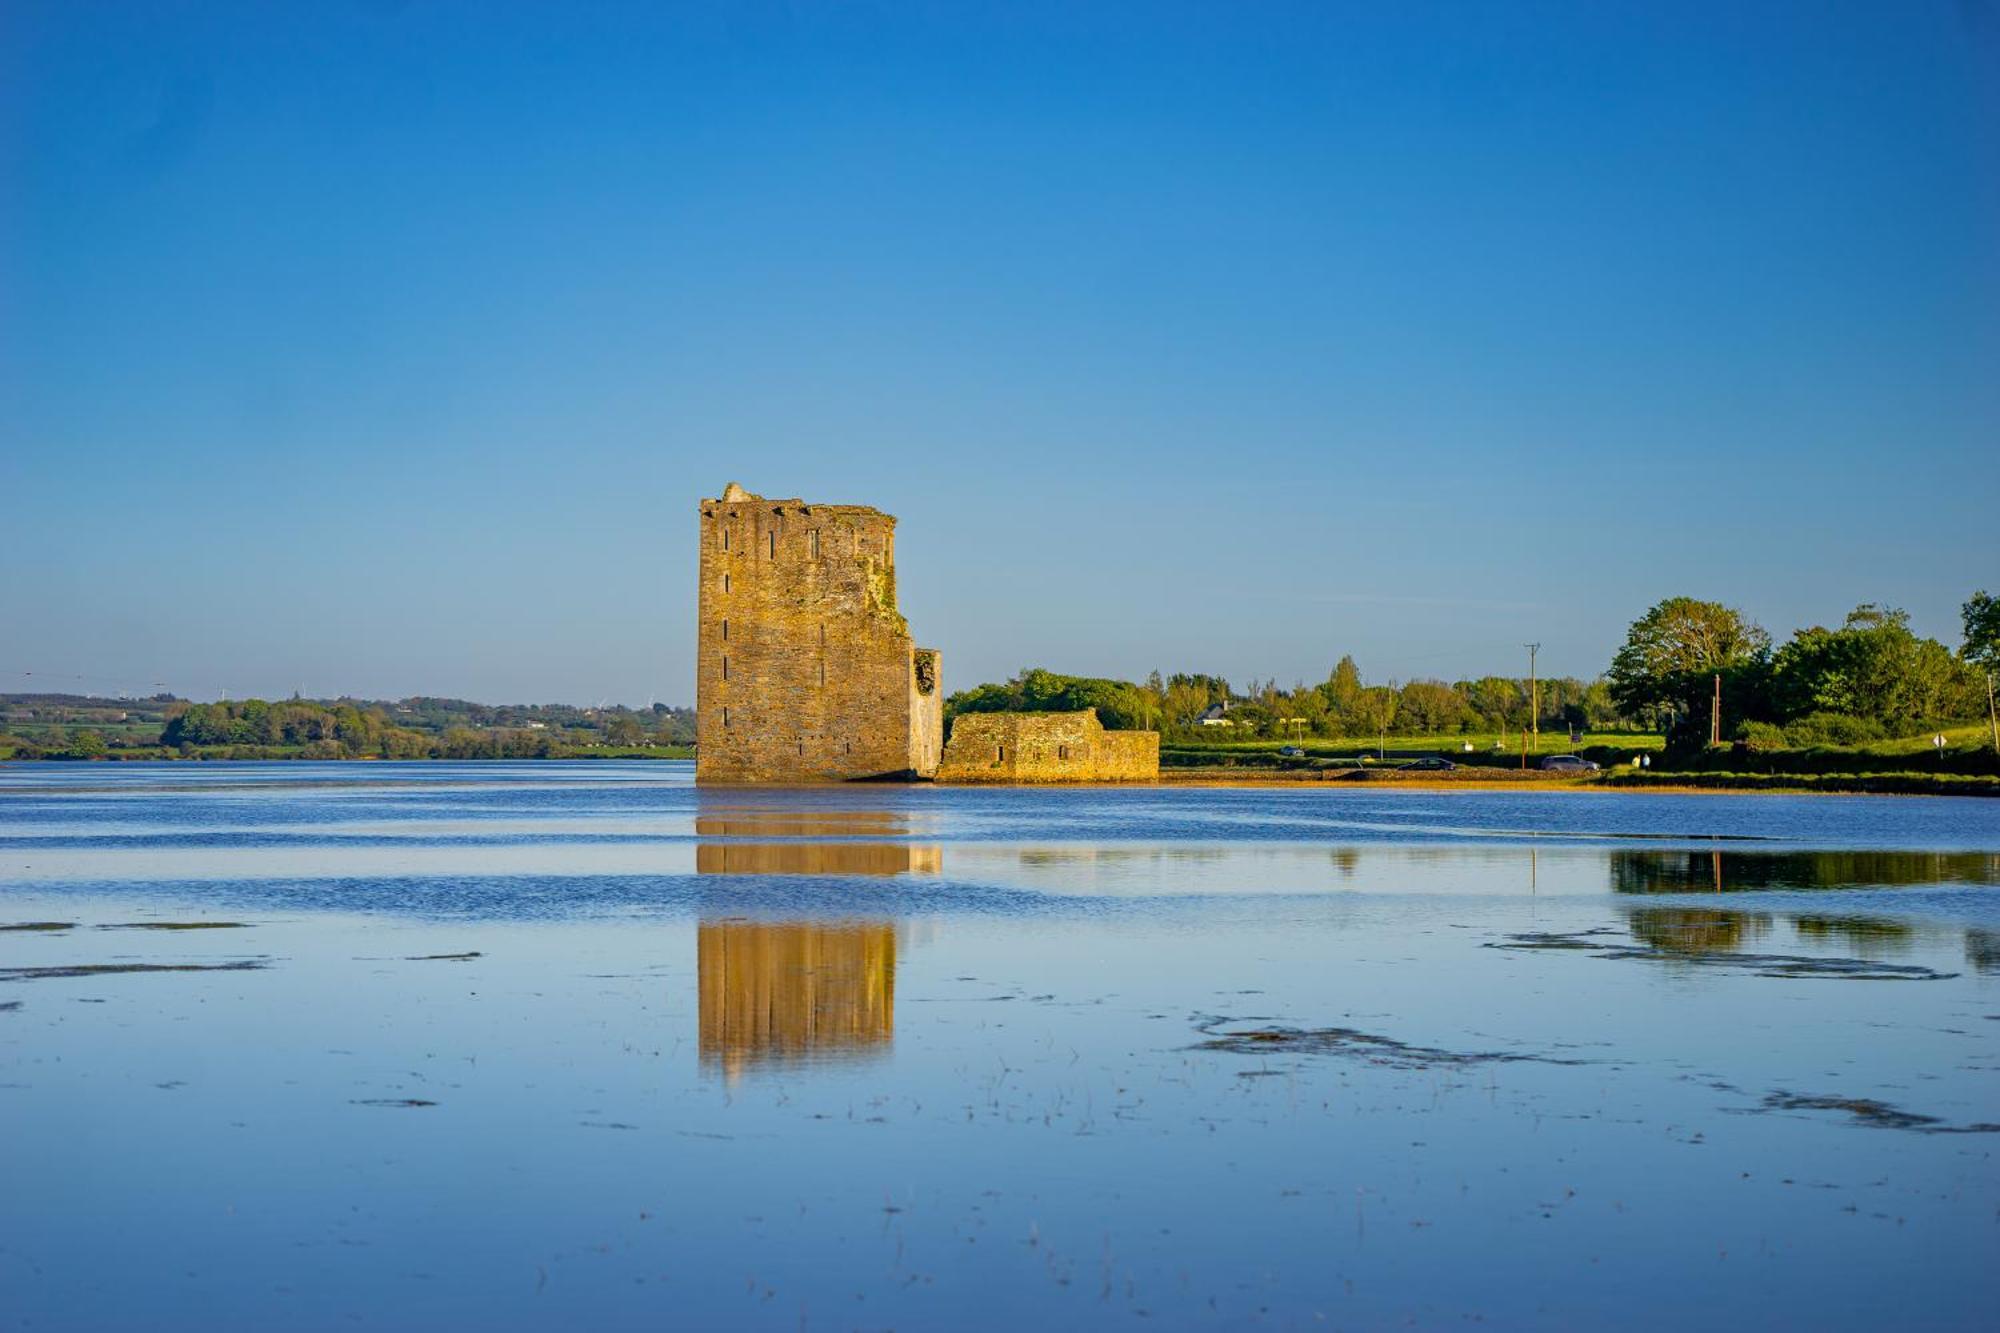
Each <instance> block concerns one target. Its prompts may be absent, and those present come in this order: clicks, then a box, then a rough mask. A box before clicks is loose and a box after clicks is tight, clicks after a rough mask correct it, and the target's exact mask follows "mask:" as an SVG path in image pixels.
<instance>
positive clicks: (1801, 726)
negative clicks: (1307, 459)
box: [945, 592, 2000, 749]
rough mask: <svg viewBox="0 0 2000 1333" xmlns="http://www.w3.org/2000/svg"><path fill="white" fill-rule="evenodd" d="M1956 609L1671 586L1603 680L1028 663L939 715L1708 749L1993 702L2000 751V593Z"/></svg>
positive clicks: (1892, 728)
mask: <svg viewBox="0 0 2000 1333" xmlns="http://www.w3.org/2000/svg"><path fill="white" fill-rule="evenodd" d="M1962 617H1963V630H1964V635H1963V642H1962V644H1961V645H1960V646H1959V647H1958V648H1957V650H1956V651H1954V650H1953V649H1952V648H1950V647H1948V646H1946V645H1945V644H1943V643H1941V642H1939V641H1938V640H1936V639H1930V638H1924V637H1921V636H1919V635H1918V634H1917V633H1916V632H1915V631H1913V630H1912V629H1911V628H1910V618H1909V615H1908V614H1907V613H1906V612H1904V611H1902V610H1900V609H1898V608H1894V607H1885V606H1879V605H1875V604H1873V603H1865V604H1863V605H1861V606H1858V607H1856V608H1855V609H1854V610H1853V611H1851V612H1849V613H1848V615H1847V617H1846V619H1845V620H1843V621H1842V622H1841V624H1840V625H1839V626H1838V627H1837V628H1828V627H1825V626H1818V625H1815V626H1810V627H1807V628H1804V629H1800V630H1798V631H1796V632H1794V634H1793V635H1792V637H1791V638H1790V639H1789V640H1787V641H1786V642H1785V643H1783V644H1781V645H1779V644H1774V642H1773V640H1772V637H1771V635H1770V634H1769V633H1768V632H1767V631H1766V630H1765V629H1764V628H1763V627H1762V626H1760V625H1758V624H1756V623H1755V622H1754V621H1751V620H1749V619H1748V618H1747V617H1745V616H1744V615H1743V614H1742V613H1741V612H1740V611H1737V610H1735V609H1734V608H1731V607H1728V606H1725V605H1723V604H1722V603H1719V602H1707V601H1701V600H1699V599H1696V598H1692V597H1670V598H1667V599H1666V600H1664V601H1662V602H1660V603H1659V604H1658V605H1656V606H1654V607H1653V608H1652V609H1650V610H1649V611H1647V612H1646V613H1645V614H1644V615H1643V616H1641V617H1639V619H1637V620H1636V621H1634V622H1633V623H1632V625H1631V627H1630V629H1629V631H1628V632H1627V635H1626V640H1625V643H1624V645H1623V646H1622V647H1620V648H1619V650H1618V652H1617V654H1616V655H1615V656H1614V657H1613V658H1612V661H1611V664H1610V668H1609V670H1608V671H1607V672H1606V674H1605V675H1604V676H1603V677H1600V678H1599V679H1597V680H1591V681H1585V680H1579V679H1576V678H1574V677H1568V676H1557V677H1552V678H1546V679H1541V680H1539V681H1531V680H1530V679H1529V678H1528V677H1524V676H1481V677H1479V678H1477V679H1474V680H1457V681H1449V682H1447V681H1443V680H1431V679H1419V680H1411V681H1405V682H1400V683H1399V682H1396V681H1393V680H1392V681H1389V682H1386V683H1380V684H1370V683H1368V682H1367V681H1366V680H1364V679H1363V678H1362V675H1361V671H1360V668H1359V667H1358V666H1356V664H1355V661H1354V659H1353V657H1351V656H1347V657H1342V658H1341V659H1340V661H1339V662H1338V663H1336V664H1335V666H1334V668H1333V670H1332V671H1331V672H1330V673H1328V675H1327V678H1326V679H1325V680H1324V681H1321V682H1320V683H1318V684H1316V685H1308V684H1305V683H1299V684H1296V685H1294V686H1293V687H1292V688H1290V689H1281V688H1279V686H1278V685H1277V683H1276V682H1275V681H1272V680H1265V681H1256V680H1253V681H1251V682H1250V683H1249V684H1248V685H1247V686H1246V687H1244V688H1243V689H1240V690H1239V689H1236V688H1233V687H1232V686H1231V685H1230V683H1229V681H1228V680H1227V679H1225V678H1223V677H1221V676H1215V675H1205V674H1200V673H1189V672H1176V673H1174V674H1173V675H1167V676H1163V675H1162V674H1161V673H1159V672H1157V671H1155V672H1154V673H1152V674H1151V675H1150V676H1148V677H1147V678H1146V679H1145V680H1144V681H1127V680H1116V679H1109V678H1103V677H1090V676H1067V675H1063V674H1060V673H1058V672H1054V671H1048V670H1045V669H1043V668H1039V667H1030V668H1027V669H1025V670H1022V671H1021V672H1019V673H1018V674H1016V675H1015V676H1014V677H1013V678H1012V679H1010V680H1007V681H1004V682H1001V683H998V684H985V685H978V686H975V687H973V688H972V689H969V690H964V691H961V692H959V693H957V694H954V695H952V696H950V697H949V698H948V699H947V700H946V701H945V718H946V723H947V726H948V725H949V723H950V721H951V719H952V718H955V717H956V716H958V715H959V714H961V713H973V712H994V711H1002V712H1057V711H1069V710H1074V709H1079V708H1095V709H1096V710H1097V715H1098V718H1099V719H1100V720H1101V721H1102V722H1103V723H1104V725H1105V726H1107V727H1111V728H1113V729H1140V730H1157V731H1159V732H1160V733H1161V734H1162V736H1163V737H1164V738H1165V739H1167V740H1169V741H1187V740H1192V739H1205V740H1211V741H1212V740H1216V739H1219V738H1228V739H1232V740H1235V739H1291V738H1299V739H1342V738H1366V737H1369V736H1377V735H1381V734H1383V733H1385V732H1395V733H1399V734H1402V735H1420V734H1421V735H1451V734H1463V735H1475V734H1480V735H1492V734H1504V733H1506V732H1507V731H1509V730H1512V731H1517V732H1518V731H1520V730H1522V729H1524V728H1527V727H1530V726H1533V727H1538V728H1539V729H1541V730H1544V731H1553V730H1557V729H1561V728H1568V729H1571V730H1575V731H1595V732H1605V731H1644V732H1662V733H1664V734H1665V735H1666V737H1667V742H1668V745H1669V747H1670V748H1679V749H1686V748H1690V747H1697V748H1698V747H1699V746H1702V745H1704V744H1706V743H1707V742H1708V740H1709V738H1710V735H1711V732H1713V734H1714V735H1715V736H1716V737H1717V738H1718V739H1720V740H1722V741H1725V742H1740V743H1742V744H1745V745H1748V746H1750V747H1751V748H1766V749H1776V748H1788V747H1804V746H1813V745H1829V744H1859V743H1863V742H1866V741H1871V740H1880V739H1884V738H1889V737H1898V736H1909V735H1914V734H1917V733H1918V732H1920V731H1922V730H1924V729H1925V728H1929V727H1936V726H1943V725H1945V724H1949V723H1964V722H1967V721H1972V720H1975V719H1978V718H1980V717H1982V716H1984V717H1987V718H1988V720H1989V721H1990V722H1992V724H1993V726H1994V746H1995V748H1996V749H2000V719H1996V718H1994V717H1993V716H1992V711H1993V705H1992V693H1991V690H1990V689H1989V686H1990V685H1991V683H1992V677H1993V674H1994V673H1995V672H2000V599H1996V598H1994V597H1991V596H1989V595H1988V594H1986V593H1985V592H1979V593H1975V594H1974V595H1973V597H1972V598H1971V599H1970V600H1968V601H1967V602H1966V603H1965V605H1964V607H1963V608H1962ZM1718 677H1719V678H1720V681H1721V696H1720V697H1721V707H1720V710H1719V711H1717V710H1716V709H1715V699H1716V682H1717V678H1718ZM1218 714H1219V717H1218ZM1712 714H1713V716H1712ZM1204 718H1210V719H1212V720H1226V721H1227V722H1228V723H1229V724H1230V725H1229V726H1228V727H1226V728H1223V727H1217V726H1213V725H1208V724H1205V723H1204V721H1203V719H1204Z"/></svg>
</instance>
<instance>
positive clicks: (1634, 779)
mask: <svg viewBox="0 0 2000 1333" xmlns="http://www.w3.org/2000/svg"><path fill="white" fill-rule="evenodd" d="M1595 785H1597V786H1600V787H1607V788H1613V789H1624V790H1631V791H1645V790H1649V789H1650V790H1656V791H1657V790H1662V789H1668V790H1672V789H1680V790H1690V789H1692V790H1697V791H1817V792H1858V793H1863V794H1875V795H1884V796H2000V777H1995V776H1991V775H1988V774H1981V773H1971V774H1966V773H1923V772H1910V771H1904V772H1881V773H1734V772H1728V771H1688V770H1680V771H1672V772H1660V771H1657V770H1643V771H1642V770H1637V769H1630V768H1627V769H1619V770H1616V771H1614V772H1610V773H1605V774H1601V775H1599V776H1598V778H1597V781H1596V783H1595Z"/></svg>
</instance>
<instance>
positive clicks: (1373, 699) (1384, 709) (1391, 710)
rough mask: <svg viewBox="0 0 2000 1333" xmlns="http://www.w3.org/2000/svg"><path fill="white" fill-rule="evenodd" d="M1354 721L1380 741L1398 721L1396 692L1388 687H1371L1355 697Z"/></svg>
mask: <svg viewBox="0 0 2000 1333" xmlns="http://www.w3.org/2000/svg"><path fill="white" fill-rule="evenodd" d="M1352 715H1353V718H1354V721H1355V722H1356V723H1357V724H1359V725H1360V726H1361V727H1362V728H1363V729H1364V731H1365V732H1366V733H1367V734H1371V735H1374V736H1375V737H1377V738H1378V739H1379V738H1380V737H1381V736H1382V735H1383V733H1385V732H1387V731H1388V730H1389V724H1390V723H1391V722H1394V721H1395V720H1396V691H1395V690H1393V689H1390V688H1389V687H1388V686H1386V685H1370V686H1368V687H1367V688H1365V689H1363V690H1362V691H1361V693H1360V694H1358V695H1356V696H1355V699H1354V708H1353V710H1352Z"/></svg>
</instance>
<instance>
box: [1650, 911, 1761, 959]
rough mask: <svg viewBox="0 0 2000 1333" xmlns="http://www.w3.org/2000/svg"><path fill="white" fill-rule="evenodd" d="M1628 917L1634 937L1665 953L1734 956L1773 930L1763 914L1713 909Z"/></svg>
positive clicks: (1652, 912) (1656, 912)
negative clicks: (1739, 950)
mask: <svg viewBox="0 0 2000 1333" xmlns="http://www.w3.org/2000/svg"><path fill="white" fill-rule="evenodd" d="M1628 915H1629V916H1630V918H1631V921H1630V925H1631V929H1632V934H1633V936H1634V937H1635V938H1637V939H1639V940H1642V941H1644V942H1645V943H1647V944H1650V945H1652V946H1653V947H1654V948H1655V949H1659V950H1661V951H1662V952H1664V953H1690V954H1693V953H1734V952H1736V951H1737V950H1738V949H1741V948H1742V947H1743V946H1744V944H1746V943H1747V942H1748V941H1750V940H1753V939H1756V938H1758V937H1759V936H1761V935H1764V934H1766V933H1768V932H1769V931H1770V929H1771V918H1770V917H1768V916H1765V915H1763V914H1761V913H1752V912H1726V911H1722V910H1720V909H1717V908H1710V907H1639V908H1634V909H1633V910H1632V911H1631V912H1630V913H1629V914H1628Z"/></svg>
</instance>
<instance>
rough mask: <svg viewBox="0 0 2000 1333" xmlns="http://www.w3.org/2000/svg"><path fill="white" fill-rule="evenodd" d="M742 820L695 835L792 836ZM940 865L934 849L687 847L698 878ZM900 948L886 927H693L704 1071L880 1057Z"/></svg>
mask: <svg viewBox="0 0 2000 1333" xmlns="http://www.w3.org/2000/svg"><path fill="white" fill-rule="evenodd" d="M824 819H825V816H824V815H821V816H819V820H822V821H823V820H824ZM750 823H751V824H752V827H744V826H743V823H742V822H740V821H735V820H731V821H723V820H710V819H704V820H701V821H700V826H699V828H698V831H699V832H700V833H702V834H703V835H706V836H722V837H727V836H730V835H732V834H736V835H740V834H742V833H746V832H748V833H754V834H762V835H767V836H768V835H770V834H772V833H785V832H792V831H793V830H791V829H780V828H773V827H771V825H770V824H769V823H768V822H766V821H764V820H761V819H760V820H754V821H750ZM798 831H801V832H810V833H814V834H820V833H825V832H828V831H830V830H826V829H823V828H818V827H815V828H813V829H811V830H803V829H802V830H798ZM943 860H944V854H943V851H942V849H940V848H938V847H936V846H918V845H913V844H910V843H900V842H712V843H701V844H698V845H697V847H696V849H695V869H696V872H697V873H699V874H704V875H824V876H829V877H839V876H870V877H874V876H885V875H908V874H930V875H935V874H937V873H939V871H940V869H941V868H942V865H943ZM840 905H841V904H840V900H839V886H838V885H837V884H832V885H829V886H828V902H827V906H828V908H829V909H830V910H833V911H838V910H839V907H840ZM898 946H899V931H898V928H897V926H896V924H895V923H894V922H892V921H870V920H852V919H847V920H831V921H797V920H794V921H754V920H749V919H745V918H742V917H728V918H711V919H707V920H704V921H702V922H701V924H700V926H699V927H698V933H697V944H696V949H697V965H698V970H699V974H700V978H701V980H700V1054H701V1063H702V1066H703V1067H704V1068H706V1069H710V1070H715V1071H719V1072H720V1073H721V1074H722V1075H723V1076H724V1077H725V1078H727V1079H729V1080H730V1081H732V1082H733V1081H734V1080H736V1079H737V1078H739V1077H741V1076H743V1075H744V1074H745V1073H747V1072H750V1071H753V1070H756V1069H760V1068H781V1067H790V1066H795V1065H798V1064H803V1063H806V1062H823V1061H829V1060H834V1061H838V1060H856V1059H865V1058H869V1057H872V1056H880V1055H886V1054H887V1053H888V1050H889V1045H890V1042H891V1041H892V1040H893V1039H894V1036H895V1030H896V953H897V949H898Z"/></svg>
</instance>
